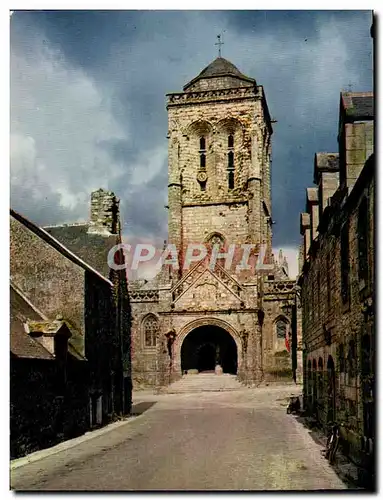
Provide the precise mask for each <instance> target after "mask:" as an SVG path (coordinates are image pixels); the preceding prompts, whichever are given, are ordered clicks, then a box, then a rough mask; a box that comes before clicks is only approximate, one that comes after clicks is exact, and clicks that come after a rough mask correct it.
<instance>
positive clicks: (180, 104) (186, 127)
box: [130, 57, 295, 387]
mask: <svg viewBox="0 0 383 500" xmlns="http://www.w3.org/2000/svg"><path fill="white" fill-rule="evenodd" d="M167 98H168V99H167V110H168V141H169V161H168V165H169V167H168V168H169V184H168V207H167V208H168V212H169V234H168V243H169V244H174V245H176V248H177V249H178V255H179V260H180V266H179V270H178V271H177V270H174V269H171V268H167V267H165V266H164V267H163V268H162V271H161V272H160V273H159V274H158V275H157V276H156V277H155V278H154V279H153V280H152V281H149V282H132V283H130V299H131V307H132V317H133V321H132V363H133V366H132V369H133V379H134V383H135V385H136V386H137V385H151V386H157V387H160V386H164V385H167V384H169V383H170V382H172V381H175V380H177V379H179V378H181V377H182V375H183V374H185V373H189V374H191V373H198V372H202V371H210V370H211V371H214V370H215V369H217V367H218V369H217V372H221V371H223V373H231V374H237V376H238V379H239V380H240V381H241V382H243V383H244V384H247V385H251V384H259V383H261V382H262V381H274V380H280V379H281V378H285V379H287V380H291V377H292V372H291V353H289V349H288V343H287V342H286V337H287V338H290V339H291V334H292V329H293V328H292V324H291V317H289V315H288V314H286V313H284V312H283V311H284V309H283V306H286V304H287V303H288V302H289V301H291V300H294V286H295V281H292V280H289V278H288V273H287V263H286V261H285V260H284V261H283V258H282V257H281V255H280V256H279V260H278V262H276V261H275V259H274V256H273V254H272V251H271V249H272V218H271V193H270V177H271V172H270V170H271V135H272V125H271V119H270V115H269V110H268V107H267V103H266V97H265V93H264V89H263V87H262V86H261V85H258V84H257V82H256V81H255V80H254V79H252V78H249V77H247V76H245V75H243V74H242V73H241V72H240V71H239V70H238V69H237V68H236V67H235V66H234V65H233V64H232V63H230V62H229V61H227V60H226V59H223V58H222V57H218V58H217V59H216V60H215V61H213V62H212V63H211V64H210V65H209V66H208V67H206V68H205V69H204V70H203V71H202V72H201V73H200V74H199V75H198V76H197V77H196V78H194V79H193V80H191V81H190V82H189V83H187V84H186V85H185V86H184V88H183V92H178V93H172V94H168V96H167ZM196 243H204V244H206V245H207V248H209V245H211V244H213V243H214V244H216V243H219V245H220V248H221V251H225V250H226V251H227V250H228V248H229V246H230V245H232V244H235V245H241V244H253V245H255V247H254V252H255V254H256V255H257V254H259V251H260V245H261V244H263V245H264V246H265V248H266V255H265V260H264V263H268V264H269V266H268V267H269V268H268V270H267V271H264V270H257V269H256V267H255V266H254V265H251V266H250V270H248V269H247V270H246V269H245V270H242V271H240V272H238V271H236V268H235V266H232V267H231V268H230V269H225V267H224V265H223V264H224V263H223V262H222V261H219V260H218V261H217V264H216V265H215V267H214V268H213V269H211V268H210V266H209V265H208V264H209V260H208V259H205V260H203V261H200V262H195V263H193V264H192V265H191V266H190V267H189V268H187V269H184V268H183V267H184V266H182V262H183V256H185V252H186V248H187V246H188V244H196ZM271 264H272V265H271Z"/></svg>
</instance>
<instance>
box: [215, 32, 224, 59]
mask: <svg viewBox="0 0 383 500" xmlns="http://www.w3.org/2000/svg"><path fill="white" fill-rule="evenodd" d="M217 39H218V42H217V43H215V44H214V45H218V57H221V45H224V42H221V35H217Z"/></svg>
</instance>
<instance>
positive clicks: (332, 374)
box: [299, 93, 375, 474]
mask: <svg viewBox="0 0 383 500" xmlns="http://www.w3.org/2000/svg"><path fill="white" fill-rule="evenodd" d="M350 101H351V102H354V107H353V109H352V115H350V114H348V113H347V111H345V107H344V103H347V105H349V103H350ZM340 117H341V118H340V132H339V155H335V154H333V153H329V154H325V153H320V154H317V155H316V158H315V174H314V178H315V180H316V182H317V184H318V185H319V186H322V187H321V188H320V189H319V193H320V194H319V198H320V199H319V204H318V205H315V206H313V205H312V204H310V203H309V202H308V206H307V207H306V212H307V213H306V214H301V233H302V234H303V239H304V242H305V243H304V245H305V246H306V247H305V248H306V250H307V251H306V259H305V262H304V264H303V267H302V271H301V275H300V278H299V283H300V285H301V290H302V310H303V343H304V347H305V350H304V398H305V405H306V409H307V411H308V413H309V414H311V415H313V416H315V417H316V418H317V420H318V421H319V422H320V424H321V425H322V426H323V428H324V429H327V427H328V425H329V424H330V422H333V421H336V422H339V423H341V422H342V423H343V424H344V427H342V429H341V433H342V438H343V445H344V446H343V447H344V451H345V452H346V453H347V454H348V455H349V457H350V458H351V459H352V460H354V461H355V462H357V463H359V464H361V465H363V466H365V467H366V468H367V469H368V470H369V473H370V474H371V472H372V473H373V465H372V464H373V449H374V404H375V396H374V391H375V390H374V353H375V347H374V346H375V333H374V308H373V303H374V261H375V257H374V209H375V206H374V158H373V154H372V151H373V145H371V143H370V140H371V137H370V135H369V134H370V131H371V130H373V96H372V94H359V93H352V94H350V93H347V94H342V96H341V109H340ZM351 131H353V132H351ZM359 139H360V141H359ZM361 143H363V147H361ZM366 144H368V147H367V146H366ZM356 159H357V160H356ZM310 211H311V212H310ZM308 214H309V215H310V217H313V215H314V217H316V218H317V220H318V221H319V224H318V226H317V227H313V226H311V225H310V224H307V215H308ZM313 230H314V231H315V232H316V233H314V234H316V236H314V237H313V234H312V233H311V232H312V231H313ZM308 241H310V245H309V248H308V249H307V243H306V242H308Z"/></svg>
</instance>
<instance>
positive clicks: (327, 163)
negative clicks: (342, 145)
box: [314, 153, 339, 184]
mask: <svg viewBox="0 0 383 500" xmlns="http://www.w3.org/2000/svg"><path fill="white" fill-rule="evenodd" d="M319 172H339V153H315V159H314V182H315V183H316V184H317V183H318V181H319Z"/></svg>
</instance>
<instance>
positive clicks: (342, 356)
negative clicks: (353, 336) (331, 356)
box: [338, 344, 345, 373]
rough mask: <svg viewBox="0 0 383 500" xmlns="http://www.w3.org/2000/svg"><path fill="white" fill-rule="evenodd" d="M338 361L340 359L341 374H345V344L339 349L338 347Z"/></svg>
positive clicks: (340, 345)
mask: <svg viewBox="0 0 383 500" xmlns="http://www.w3.org/2000/svg"><path fill="white" fill-rule="evenodd" d="M338 359H339V363H338V366H339V373H344V368H345V366H344V364H345V359H344V345H343V344H339V347H338Z"/></svg>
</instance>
